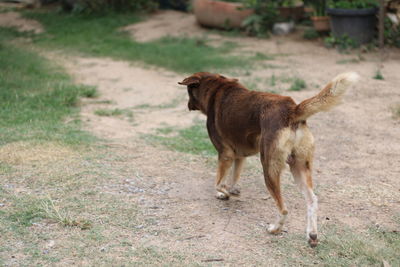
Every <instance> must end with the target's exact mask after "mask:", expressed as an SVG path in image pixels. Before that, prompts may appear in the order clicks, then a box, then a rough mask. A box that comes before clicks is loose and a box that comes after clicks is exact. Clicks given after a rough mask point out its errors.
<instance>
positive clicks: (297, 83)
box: [289, 78, 307, 91]
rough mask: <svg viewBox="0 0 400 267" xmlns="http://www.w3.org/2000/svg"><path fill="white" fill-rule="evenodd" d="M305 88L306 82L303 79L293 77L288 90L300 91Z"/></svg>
mask: <svg viewBox="0 0 400 267" xmlns="http://www.w3.org/2000/svg"><path fill="white" fill-rule="evenodd" d="M305 88H307V84H306V82H305V81H304V80H303V79H300V78H295V79H294V81H293V83H292V85H291V86H290V88H289V91H301V90H303V89H305Z"/></svg>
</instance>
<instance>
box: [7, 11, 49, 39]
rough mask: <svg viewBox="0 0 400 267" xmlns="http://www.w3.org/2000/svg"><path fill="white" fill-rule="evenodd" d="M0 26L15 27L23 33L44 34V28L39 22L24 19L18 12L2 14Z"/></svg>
mask: <svg viewBox="0 0 400 267" xmlns="http://www.w3.org/2000/svg"><path fill="white" fill-rule="evenodd" d="M0 26H2V27H14V28H16V29H17V30H18V31H21V32H33V33H36V34H38V33H42V32H43V26H42V25H41V24H40V23H39V22H37V21H36V20H31V19H26V18H23V17H22V16H21V15H20V14H19V13H18V12H6V13H0Z"/></svg>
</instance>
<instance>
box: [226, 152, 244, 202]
mask: <svg viewBox="0 0 400 267" xmlns="http://www.w3.org/2000/svg"><path fill="white" fill-rule="evenodd" d="M245 159H246V158H237V159H235V164H234V168H233V175H232V178H231V180H230V181H229V184H228V190H229V193H230V194H231V195H240V190H239V188H237V187H236V184H237V182H238V181H239V178H240V173H241V172H242V169H243V164H244V162H245Z"/></svg>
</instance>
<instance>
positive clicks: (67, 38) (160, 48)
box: [25, 12, 250, 73]
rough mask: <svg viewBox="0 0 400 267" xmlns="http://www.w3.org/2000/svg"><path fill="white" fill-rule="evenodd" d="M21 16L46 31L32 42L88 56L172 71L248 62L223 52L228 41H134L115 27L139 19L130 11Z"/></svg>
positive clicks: (204, 68) (226, 48) (211, 67)
mask: <svg viewBox="0 0 400 267" xmlns="http://www.w3.org/2000/svg"><path fill="white" fill-rule="evenodd" d="M25 16H27V17H30V18H33V19H36V20H38V21H40V22H41V23H42V24H43V25H44V26H45V29H46V33H44V34H42V35H39V36H37V37H35V38H34V42H35V43H36V44H38V45H41V46H44V47H46V48H57V49H59V48H62V49H66V50H70V51H71V50H72V51H78V52H82V53H85V54H88V55H91V56H101V57H112V58H115V59H121V60H130V61H141V62H144V63H147V64H150V65H157V66H161V67H164V68H168V69H171V70H173V71H176V72H184V73H190V72H197V71H210V70H216V71H217V70H221V69H227V68H232V67H235V66H236V67H239V66H240V67H244V66H248V65H249V62H250V61H249V59H250V57H248V58H244V57H239V56H232V55H227V54H228V53H229V52H230V51H232V50H233V48H234V47H235V45H233V44H232V43H225V44H222V45H221V46H220V47H217V48H216V47H212V46H209V45H207V43H206V42H205V41H204V40H202V39H188V38H172V37H165V38H162V39H160V40H156V41H153V42H148V43H138V42H135V41H134V40H132V38H131V37H130V36H129V35H128V34H127V33H124V32H121V31H120V30H119V29H120V28H121V27H123V26H125V25H128V24H132V23H135V22H138V21H139V19H140V18H139V17H138V16H135V15H133V14H108V15H103V16H101V17H99V16H88V15H86V16H83V15H71V14H62V13H56V12H26V13H25Z"/></svg>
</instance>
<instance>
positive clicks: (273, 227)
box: [268, 224, 282, 235]
mask: <svg viewBox="0 0 400 267" xmlns="http://www.w3.org/2000/svg"><path fill="white" fill-rule="evenodd" d="M280 232H282V226H281V225H279V224H270V225H269V226H268V233H270V234H273V235H276V234H279V233H280Z"/></svg>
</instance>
